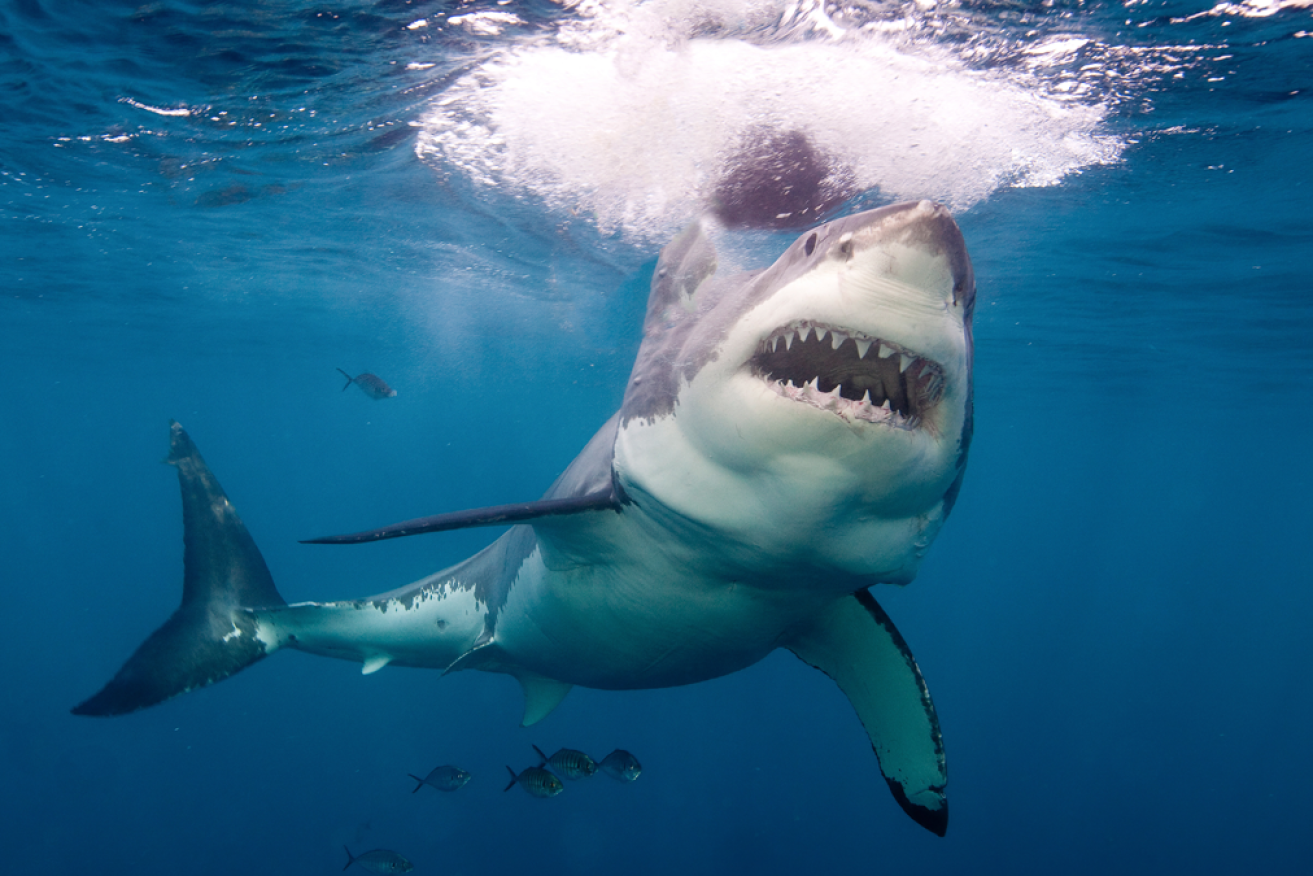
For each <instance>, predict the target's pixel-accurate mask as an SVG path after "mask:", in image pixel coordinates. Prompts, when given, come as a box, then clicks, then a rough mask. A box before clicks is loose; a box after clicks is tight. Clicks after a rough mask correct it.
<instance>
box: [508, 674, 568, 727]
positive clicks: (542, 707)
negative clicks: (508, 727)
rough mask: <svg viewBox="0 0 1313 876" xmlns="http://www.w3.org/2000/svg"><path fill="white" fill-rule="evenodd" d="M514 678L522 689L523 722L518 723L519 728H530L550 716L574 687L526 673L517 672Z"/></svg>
mask: <svg viewBox="0 0 1313 876" xmlns="http://www.w3.org/2000/svg"><path fill="white" fill-rule="evenodd" d="M515 677H516V678H517V679H518V680H519V682H520V687H522V688H524V720H522V721H521V722H520V726H521V727H532V726H533V725H534V724H537V723H538V722H539V721H541V720H542V719H543V718H546V717H547V716H548V715H550V714H551V713H552V712H553V711H554V710H555V709H556V707H557V706H559V705H560V704H561V700H563V699H565V695H566V694H568V693H569V692H570V688H572V687H574V685H572V684H566V683H565V682H563V681H557V680H556V679H554V678H543V677H542V676H541V675H532V674H530V673H527V672H518V673H516V674H515Z"/></svg>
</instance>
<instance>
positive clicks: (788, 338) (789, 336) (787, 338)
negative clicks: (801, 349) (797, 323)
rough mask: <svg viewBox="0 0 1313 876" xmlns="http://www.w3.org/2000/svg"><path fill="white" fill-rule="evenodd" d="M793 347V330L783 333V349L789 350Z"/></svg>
mask: <svg viewBox="0 0 1313 876" xmlns="http://www.w3.org/2000/svg"><path fill="white" fill-rule="evenodd" d="M792 347H793V332H785V333H784V349H785V350H789V349H791V348H792Z"/></svg>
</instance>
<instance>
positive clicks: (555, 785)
mask: <svg viewBox="0 0 1313 876" xmlns="http://www.w3.org/2000/svg"><path fill="white" fill-rule="evenodd" d="M506 771H507V772H509V773H510V774H511V782H510V784H509V785H507V786H506V787H505V788H502V793H505V792H506V791H509V790H510V789H511V788H514V787H515V786H516V785H517V784H519V785H523V786H524V790H526V791H528V792H529V794H530V796H533V797H555V796H556V795H557V794H559V793H561V792H562V791H564V790H565V785H564V784H563V783H562V782H561V780H560V779H558V778H557V777H556V776H554V775H552V774H551V773H549V772H547V770H545V769H543V768H542V767H526V768H525V770H524V772H522V773H520V774H519V775H518V776H517V775H516V774H515V770H513V769H511V768H510V767H507V768H506Z"/></svg>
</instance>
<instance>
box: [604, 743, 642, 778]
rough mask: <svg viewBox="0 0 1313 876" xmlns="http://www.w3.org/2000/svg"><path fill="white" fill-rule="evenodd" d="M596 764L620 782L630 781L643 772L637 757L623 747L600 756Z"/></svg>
mask: <svg viewBox="0 0 1313 876" xmlns="http://www.w3.org/2000/svg"><path fill="white" fill-rule="evenodd" d="M598 766H599V767H601V768H602V772H604V773H606V774H607V775H608V776H610V777H611V778H613V779H618V780H620V781H622V782H632V781H633V780H634V779H636V778H638V777H639V776H640V775H641V774H642V772H643V765H642V764H641V763H639V762H638V758H636V757H634V756H633V755H632V754H630V753H629V752H627V751H625V750H624V749H623V748H617V749H616V750H615V751H613V752H611V753H610V754H608V755H607V756H606V757H604V758H602V762H601V763H599V764H598Z"/></svg>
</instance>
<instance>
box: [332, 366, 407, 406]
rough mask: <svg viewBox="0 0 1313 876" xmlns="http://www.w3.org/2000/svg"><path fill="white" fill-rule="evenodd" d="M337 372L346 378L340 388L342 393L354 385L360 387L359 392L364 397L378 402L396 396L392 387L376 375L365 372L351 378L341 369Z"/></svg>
mask: <svg viewBox="0 0 1313 876" xmlns="http://www.w3.org/2000/svg"><path fill="white" fill-rule="evenodd" d="M337 370H338V371H339V372H341V374H342V376H343V377H345V378H346V383H345V384H344V385H343V386H342V391H343V392H346V388H347V387H348V386H350V385H351V384H353V383H354V384H355V385H356V386H358V387H360V389H361V391H362V392H364V394H365V395H367V396H369V397H370V398H372V399H374V400H375V401H379V400H381V399H385V398H396V396H397V391H396V390H395V389H393V388H392V387H390V386H388V385H387V382H386V381H384V380H383V378H381V377H379V376H378V375H377V374H370V373H369V372H368V371H366V372H365V373H364V374H360V375H358V376H356V377H352V376H351V375H350V374H347V373H346V372H345V371H342V369H341V368H339V369H337Z"/></svg>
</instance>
